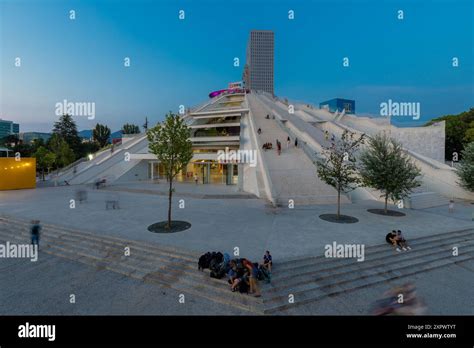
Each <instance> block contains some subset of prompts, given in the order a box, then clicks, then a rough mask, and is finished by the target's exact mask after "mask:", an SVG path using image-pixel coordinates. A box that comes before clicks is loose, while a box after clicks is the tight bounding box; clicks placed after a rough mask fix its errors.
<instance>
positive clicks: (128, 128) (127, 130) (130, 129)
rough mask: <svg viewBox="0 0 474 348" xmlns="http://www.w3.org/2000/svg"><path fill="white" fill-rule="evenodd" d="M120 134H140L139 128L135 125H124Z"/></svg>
mask: <svg viewBox="0 0 474 348" xmlns="http://www.w3.org/2000/svg"><path fill="white" fill-rule="evenodd" d="M122 133H123V134H139V133H140V127H138V126H137V125H135V124H128V123H126V124H124V125H123V127H122Z"/></svg>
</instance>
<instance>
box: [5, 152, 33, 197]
mask: <svg viewBox="0 0 474 348" xmlns="http://www.w3.org/2000/svg"><path fill="white" fill-rule="evenodd" d="M30 188H36V158H21V160H19V161H17V160H16V159H15V157H9V158H0V190H19V189H30Z"/></svg>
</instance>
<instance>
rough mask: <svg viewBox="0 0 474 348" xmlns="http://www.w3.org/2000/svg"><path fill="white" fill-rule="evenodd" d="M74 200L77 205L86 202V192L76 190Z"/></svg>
mask: <svg viewBox="0 0 474 348" xmlns="http://www.w3.org/2000/svg"><path fill="white" fill-rule="evenodd" d="M76 200H77V201H79V203H82V202H87V191H86V190H77V191H76Z"/></svg>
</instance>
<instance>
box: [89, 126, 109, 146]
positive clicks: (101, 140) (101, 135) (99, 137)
mask: <svg viewBox="0 0 474 348" xmlns="http://www.w3.org/2000/svg"><path fill="white" fill-rule="evenodd" d="M92 137H93V138H94V140H95V141H96V142H97V143H98V144H99V146H100V147H104V146H105V145H107V144H108V143H109V138H110V128H109V127H107V126H104V125H102V124H99V123H97V124H96V126H95V128H94V130H93V131H92Z"/></svg>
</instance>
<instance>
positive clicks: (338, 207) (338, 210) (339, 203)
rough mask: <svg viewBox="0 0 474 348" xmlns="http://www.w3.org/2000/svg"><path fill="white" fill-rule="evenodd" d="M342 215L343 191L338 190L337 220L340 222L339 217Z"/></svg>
mask: <svg viewBox="0 0 474 348" xmlns="http://www.w3.org/2000/svg"><path fill="white" fill-rule="evenodd" d="M340 215H341V189H340V188H338V189H337V219H338V220H339V217H340Z"/></svg>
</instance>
